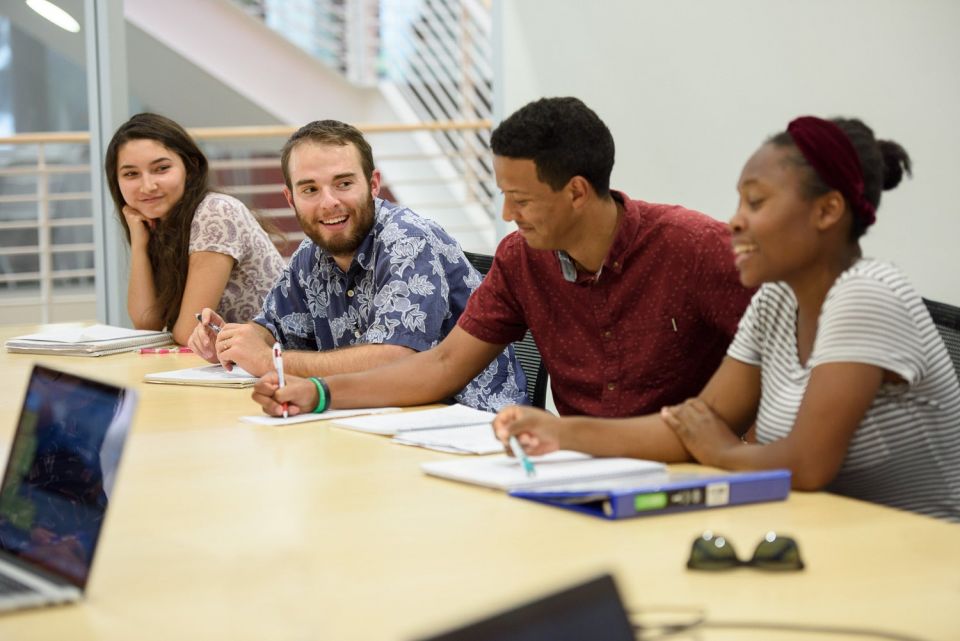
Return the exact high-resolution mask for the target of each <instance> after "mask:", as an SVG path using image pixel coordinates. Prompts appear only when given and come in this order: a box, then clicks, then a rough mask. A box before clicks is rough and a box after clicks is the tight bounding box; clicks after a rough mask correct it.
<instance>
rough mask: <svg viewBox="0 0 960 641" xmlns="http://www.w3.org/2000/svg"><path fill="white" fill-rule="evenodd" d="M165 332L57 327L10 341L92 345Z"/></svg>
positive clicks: (97, 326) (98, 326)
mask: <svg viewBox="0 0 960 641" xmlns="http://www.w3.org/2000/svg"><path fill="white" fill-rule="evenodd" d="M165 334H167V333H166V332H155V331H151V330H146V329H128V328H126V327H114V326H112V325H91V326H89V327H57V328H52V329H49V330H47V331H44V332H39V333H37V334H27V335H25V336H16V337H14V338H12V339H10V340H12V341H38V342H43V343H68V344H69V343H92V342H104V341H107V342H109V341H122V340H126V339H129V338H145V339H148V338H151V337H156V336H163V335H165Z"/></svg>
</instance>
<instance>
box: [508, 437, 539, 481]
mask: <svg viewBox="0 0 960 641" xmlns="http://www.w3.org/2000/svg"><path fill="white" fill-rule="evenodd" d="M508 442H509V443H510V451H511V452H513V455H514V456H516V457H517V458H518V459H520V463H521V464H522V465H523V471H524V472H526V473H527V476H528V477H530V476H536V475H537V471H536V470H535V469H534V468H533V461H531V460H530V457H529V456H527V453H526V452H524V451H523V447H522V446H521V445H520V441H518V440H517V437H516V436H511V437H510V440H509V441H508Z"/></svg>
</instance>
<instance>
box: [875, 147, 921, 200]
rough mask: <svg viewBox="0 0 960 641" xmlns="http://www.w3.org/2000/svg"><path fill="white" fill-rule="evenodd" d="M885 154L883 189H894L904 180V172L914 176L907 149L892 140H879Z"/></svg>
mask: <svg viewBox="0 0 960 641" xmlns="http://www.w3.org/2000/svg"><path fill="white" fill-rule="evenodd" d="M877 145H878V146H879V147H880V155H881V156H883V189H884V190H888V189H893V188H894V187H896V186H897V185H899V184H900V181H901V180H903V173H904V172H906V173H907V175H908V176H912V175H913V173H912V164H911V162H910V156H909V155H908V154H907V152H906V150H905V149H904V148H903V147H901V146H900V145H899V143H895V142H893V141H892V140H878V141H877Z"/></svg>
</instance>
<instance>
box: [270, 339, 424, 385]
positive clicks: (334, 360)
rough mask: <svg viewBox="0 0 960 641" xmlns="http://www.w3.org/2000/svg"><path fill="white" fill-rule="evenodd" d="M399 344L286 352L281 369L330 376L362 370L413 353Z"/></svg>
mask: <svg viewBox="0 0 960 641" xmlns="http://www.w3.org/2000/svg"><path fill="white" fill-rule="evenodd" d="M414 353H415V352H414V350H412V349H410V348H409V347H403V346H401V345H355V346H352V347H342V348H340V349H333V350H329V351H325V352H307V351H299V350H297V351H288V352H284V353H283V368H284V370H285V371H286V372H289V373H290V374H293V375H294V376H303V377H308V376H324V377H326V376H333V375H334V374H349V373H352V372H362V371H365V370H368V369H373V368H375V367H380V366H381V365H386V364H387V363H391V362H393V361H395V360H397V359H400V358H404V357H405V356H410V355H412V354H414Z"/></svg>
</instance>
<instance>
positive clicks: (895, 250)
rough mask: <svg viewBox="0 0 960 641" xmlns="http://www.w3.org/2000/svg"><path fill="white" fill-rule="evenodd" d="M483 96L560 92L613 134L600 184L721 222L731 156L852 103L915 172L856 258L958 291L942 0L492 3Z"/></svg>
mask: <svg viewBox="0 0 960 641" xmlns="http://www.w3.org/2000/svg"><path fill="white" fill-rule="evenodd" d="M494 17H495V22H494V31H495V34H496V35H495V37H496V41H495V46H496V48H497V54H496V68H495V72H496V73H497V74H499V77H498V83H497V91H496V102H495V104H496V109H497V110H498V113H499V114H500V115H501V116H504V115H508V114H509V113H511V112H512V111H514V110H515V109H517V108H518V107H520V106H522V105H523V104H525V103H527V102H529V101H530V100H534V99H536V98H539V97H542V96H560V95H574V96H577V97H579V98H581V99H582V100H583V101H584V102H586V103H587V104H588V105H589V106H591V107H592V108H593V109H594V110H595V111H597V113H598V114H599V115H600V117H601V118H602V119H603V120H604V121H605V122H606V123H607V125H608V126H609V127H610V129H611V131H612V132H613V136H614V139H615V140H616V142H617V146H618V148H617V163H616V166H615V168H614V173H613V186H614V187H617V188H620V189H623V190H625V191H626V192H627V193H628V194H629V195H630V196H631V197H634V198H640V199H643V200H650V201H657V202H676V203H682V204H684V205H687V206H689V207H693V208H695V209H700V210H702V211H704V212H706V213H709V214H711V215H713V216H714V217H716V218H719V219H722V220H726V219H727V218H728V217H729V215H730V214H731V213H732V211H733V208H734V207H735V205H736V192H735V185H736V181H737V177H738V176H739V173H740V169H741V167H742V165H743V163H744V161H745V160H746V159H747V158H748V157H749V155H750V154H751V153H752V152H753V150H754V149H755V148H756V147H757V146H758V145H759V144H760V143H761V142H762V141H763V140H764V139H765V138H766V137H767V136H768V135H769V134H772V133H775V132H778V131H781V130H783V129H784V128H785V127H786V124H787V122H789V120H790V119H791V118H792V117H794V116H797V115H801V114H808V113H809V114H814V115H820V116H827V117H829V116H835V115H846V116H857V117H860V118H862V119H863V120H864V121H865V122H866V123H867V124H869V125H870V126H871V127H873V129H874V130H875V132H876V133H877V135H878V136H880V137H882V138H890V139H893V140H896V141H898V142H900V143H901V144H902V145H903V146H904V147H905V148H906V149H907V151H908V152H909V153H910V154H911V156H912V157H913V160H914V169H915V173H916V177H915V178H914V179H913V180H907V181H905V182H904V183H902V184H901V185H900V187H898V188H897V189H896V190H894V191H891V192H885V194H884V200H883V203H882V205H881V208H880V212H879V218H878V223H877V224H876V226H875V227H874V228H873V229H872V230H871V231H870V232H869V234H868V235H867V237H866V238H865V240H864V243H863V245H864V251H865V253H866V254H867V255H871V256H877V257H883V258H887V259H890V260H892V261H894V262H896V263H897V264H898V265H900V266H901V267H902V268H903V269H904V270H906V272H907V273H908V274H909V275H910V276H911V278H912V280H913V281H914V284H915V285H916V286H917V288H918V289H919V291H920V292H921V293H922V294H923V295H925V296H928V297H931V298H935V299H939V300H944V301H947V302H950V303H953V304H960V189H958V187H957V184H958V177H960V125H958V124H957V118H960V2H957V0H722V1H712V0H674V1H672V2H663V1H662V0H604V1H603V2H590V3H585V2H583V1H582V0H496V1H495V6H494Z"/></svg>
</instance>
